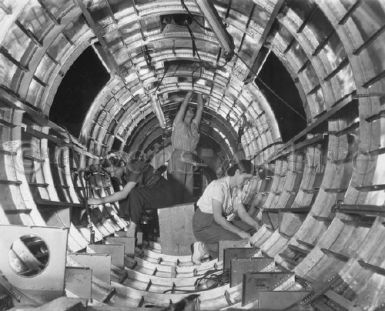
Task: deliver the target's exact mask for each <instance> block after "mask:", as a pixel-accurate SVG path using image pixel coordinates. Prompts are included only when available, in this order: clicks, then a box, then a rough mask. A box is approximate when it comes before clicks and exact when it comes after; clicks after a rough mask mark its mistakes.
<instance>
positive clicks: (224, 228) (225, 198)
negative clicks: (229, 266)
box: [192, 160, 259, 264]
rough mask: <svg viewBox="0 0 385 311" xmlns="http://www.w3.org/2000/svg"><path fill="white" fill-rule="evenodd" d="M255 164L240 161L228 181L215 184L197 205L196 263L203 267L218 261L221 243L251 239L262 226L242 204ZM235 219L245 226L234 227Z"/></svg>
mask: <svg viewBox="0 0 385 311" xmlns="http://www.w3.org/2000/svg"><path fill="white" fill-rule="evenodd" d="M253 170H254V169H253V164H252V163H251V162H250V161H248V160H240V161H239V163H238V164H235V165H234V166H232V167H230V168H229V169H228V170H227V175H228V176H226V177H222V178H220V179H217V180H214V181H212V182H211V183H210V184H209V185H208V186H207V188H206V189H205V191H204V192H203V194H202V196H201V198H200V199H199V200H198V202H197V206H198V208H197V209H196V211H195V214H194V217H193V232H194V236H195V238H196V239H197V241H198V242H195V243H194V244H193V254H192V261H193V263H194V264H199V263H200V262H201V260H202V259H203V258H204V257H205V256H207V255H210V256H211V257H212V258H217V257H218V242H219V241H223V240H232V241H234V240H242V239H248V238H250V237H251V233H253V232H254V231H255V230H257V229H258V228H259V224H258V222H257V221H256V220H254V219H253V218H252V217H251V216H250V215H249V214H248V212H247V210H246V208H245V206H244V205H243V204H242V201H241V189H242V186H243V185H244V183H245V182H246V181H248V180H249V179H251V178H252V177H253V175H252V173H253ZM235 215H238V217H239V218H240V220H241V222H240V223H239V224H235V223H232V222H231V221H232V220H233V219H234V217H235Z"/></svg>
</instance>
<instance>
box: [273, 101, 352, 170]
mask: <svg viewBox="0 0 385 311" xmlns="http://www.w3.org/2000/svg"><path fill="white" fill-rule="evenodd" d="M355 99H356V96H355V95H353V94H349V95H347V96H345V97H344V98H342V99H340V100H339V101H337V102H336V103H335V104H334V106H333V107H332V108H330V109H329V110H328V111H326V112H325V113H324V114H322V115H321V116H320V117H319V118H318V119H317V120H316V121H315V122H313V123H311V124H309V125H308V126H307V127H306V129H304V130H303V131H301V132H299V133H298V134H297V135H295V136H294V137H293V138H292V139H290V140H289V141H288V142H287V143H285V144H284V145H283V146H282V148H280V149H278V150H277V152H275V153H274V154H272V155H271V156H270V157H269V158H268V159H267V161H266V162H267V163H270V162H272V161H275V160H276V159H278V158H279V157H281V156H283V155H284V154H286V153H288V149H289V148H293V146H295V143H296V142H297V141H298V140H300V139H302V138H305V137H306V135H307V134H309V133H311V132H312V131H313V130H314V129H315V128H317V127H318V126H320V125H321V124H322V123H324V122H326V121H328V120H329V119H330V118H331V117H332V116H334V115H335V114H336V113H337V112H338V111H340V110H341V109H342V108H344V107H346V106H347V105H349V104H350V103H352V102H353V101H354V100H355Z"/></svg>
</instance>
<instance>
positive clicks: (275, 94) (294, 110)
mask: <svg viewBox="0 0 385 311" xmlns="http://www.w3.org/2000/svg"><path fill="white" fill-rule="evenodd" d="M257 80H258V81H259V82H261V83H262V84H263V86H264V87H265V88H266V89H267V90H269V91H270V92H271V94H273V95H274V96H275V97H276V98H277V99H278V100H279V101H280V102H281V103H283V104H284V105H285V106H287V107H288V108H289V109H290V110H291V111H293V112H294V113H295V114H297V115H298V116H299V117H301V119H302V120H304V121H307V120H306V118H304V116H303V115H302V114H301V113H300V112H299V111H297V110H296V109H294V108H293V107H292V106H291V105H290V104H289V103H287V102H286V101H285V100H284V99H283V98H282V97H280V96H279V95H278V94H277V93H276V92H274V90H272V89H271V88H270V87H269V86H268V85H267V84H266V83H265V82H263V80H262V79H261V78H259V77H257Z"/></svg>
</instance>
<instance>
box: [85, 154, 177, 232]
mask: <svg viewBox="0 0 385 311" xmlns="http://www.w3.org/2000/svg"><path fill="white" fill-rule="evenodd" d="M101 167H102V168H103V170H104V171H105V172H107V173H108V174H109V175H110V176H111V177H112V178H116V179H118V180H119V181H120V183H121V184H122V185H124V186H123V188H122V189H121V190H120V191H117V192H115V193H113V194H112V195H109V196H106V197H102V198H90V199H88V204H89V205H98V204H105V203H111V202H116V201H122V200H124V201H123V202H121V204H120V208H119V216H120V217H122V218H124V219H126V220H130V221H131V222H130V229H131V230H133V231H135V229H136V228H137V226H138V224H139V223H140V220H141V218H142V215H143V212H144V211H145V210H155V209H158V208H164V207H170V206H172V205H174V204H177V203H180V202H179V201H178V200H177V193H178V192H179V191H180V190H179V185H178V184H177V183H175V182H174V181H169V180H166V179H164V178H163V177H162V176H161V174H160V173H159V172H158V171H156V170H155V169H154V168H153V167H152V166H151V165H150V164H149V163H146V162H144V161H142V160H139V159H135V158H130V157H129V156H128V155H127V154H126V155H122V154H112V155H110V156H108V157H107V158H106V159H104V160H103V161H102V163H101Z"/></svg>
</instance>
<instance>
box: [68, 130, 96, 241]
mask: <svg viewBox="0 0 385 311" xmlns="http://www.w3.org/2000/svg"><path fill="white" fill-rule="evenodd" d="M64 130H65V131H66V133H67V136H68V140H69V142H70V144H71V145H74V143H73V141H72V137H71V133H70V132H69V130H68V129H67V128H66V127H64ZM73 154H74V158H76V157H77V154H76V152H74V153H73ZM77 160H79V161H78V163H80V159H79V158H78V159H77ZM75 161H76V159H75ZM80 172H82V170H80V169H79V168H77V173H78V177H80ZM90 177H91V171H89V170H84V171H83V179H84V181H85V189H84V190H85V191H84V197H83V208H84V209H85V211H86V217H87V228H88V229H89V230H90V244H94V242H95V228H94V225H93V223H92V219H91V208H90V207H89V205H88V199H89V198H90V196H91V186H90V182H89V179H90Z"/></svg>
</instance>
